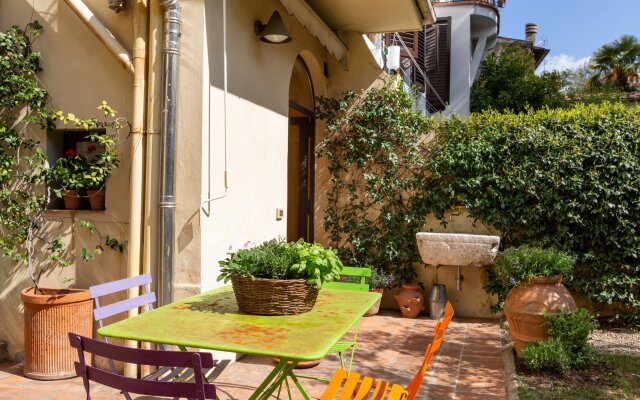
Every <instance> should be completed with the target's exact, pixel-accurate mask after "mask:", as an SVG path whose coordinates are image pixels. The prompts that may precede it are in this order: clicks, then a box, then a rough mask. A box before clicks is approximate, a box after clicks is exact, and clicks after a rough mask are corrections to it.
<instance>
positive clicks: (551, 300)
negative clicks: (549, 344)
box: [504, 275, 576, 357]
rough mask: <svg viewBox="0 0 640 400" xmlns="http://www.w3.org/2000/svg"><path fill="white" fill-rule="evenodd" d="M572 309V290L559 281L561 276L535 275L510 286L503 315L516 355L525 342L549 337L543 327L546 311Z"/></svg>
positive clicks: (574, 305)
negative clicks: (536, 276)
mask: <svg viewBox="0 0 640 400" xmlns="http://www.w3.org/2000/svg"><path fill="white" fill-rule="evenodd" d="M575 308H576V303H575V301H574V300H573V297H572V296H571V293H569V291H568V290H567V288H566V287H564V285H563V284H562V275H556V276H552V277H544V278H537V279H534V280H533V281H532V282H531V283H529V284H526V285H520V286H517V287H514V288H512V289H511V290H510V291H509V293H508V294H507V299H506V300H505V302H504V314H505V316H506V317H507V321H509V335H510V336H511V339H512V340H513V344H514V347H515V349H516V353H517V354H518V357H522V349H523V348H524V346H525V345H527V344H528V343H532V342H541V341H544V340H547V339H548V338H549V332H548V328H547V327H546V326H544V314H545V313H559V312H561V311H562V310H573V309H575Z"/></svg>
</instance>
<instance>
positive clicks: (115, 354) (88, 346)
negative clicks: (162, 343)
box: [69, 332, 216, 400]
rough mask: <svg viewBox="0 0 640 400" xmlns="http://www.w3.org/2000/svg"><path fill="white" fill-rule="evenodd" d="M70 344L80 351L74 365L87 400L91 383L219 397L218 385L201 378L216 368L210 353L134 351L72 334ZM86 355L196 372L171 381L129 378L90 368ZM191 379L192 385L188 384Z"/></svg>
mask: <svg viewBox="0 0 640 400" xmlns="http://www.w3.org/2000/svg"><path fill="white" fill-rule="evenodd" d="M69 342H70V343H71V347H73V348H75V349H77V350H78V359H79V360H80V361H78V362H75V367H76V374H78V376H80V377H82V380H83V382H84V388H85V390H86V392H87V398H86V400H91V395H90V385H89V381H94V382H97V383H100V384H102V385H105V386H109V387H112V388H114V389H118V390H121V391H122V393H128V392H131V393H137V394H142V395H147V396H165V397H174V398H189V399H192V398H193V399H198V400H204V399H215V398H216V387H215V385H213V384H210V383H204V378H203V375H202V371H203V368H205V369H206V368H213V366H214V361H213V357H212V356H211V354H209V353H201V352H184V351H168V350H143V349H135V348H129V347H122V346H116V345H114V344H110V343H106V342H101V341H98V340H94V339H89V338H86V337H84V336H80V335H77V334H75V333H71V332H69ZM85 352H86V353H90V354H94V355H97V356H102V357H108V358H110V359H114V360H118V361H122V362H128V363H135V364H143V365H155V366H166V367H170V368H172V369H174V370H180V371H193V372H192V373H184V375H188V376H182V375H181V376H176V377H174V379H173V380H172V381H171V382H165V381H155V380H145V379H135V378H128V377H125V376H122V375H120V374H117V373H114V372H109V371H105V370H103V369H100V368H97V367H93V366H91V365H88V364H87V362H86V360H85ZM191 378H193V382H187V380H190V379H191Z"/></svg>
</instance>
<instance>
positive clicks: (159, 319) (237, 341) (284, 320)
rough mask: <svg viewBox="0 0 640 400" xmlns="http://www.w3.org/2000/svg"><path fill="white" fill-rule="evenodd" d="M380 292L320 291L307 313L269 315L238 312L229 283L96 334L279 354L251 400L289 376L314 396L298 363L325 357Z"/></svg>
mask: <svg viewBox="0 0 640 400" xmlns="http://www.w3.org/2000/svg"><path fill="white" fill-rule="evenodd" d="M380 296H381V295H380V294H379V293H373V292H354V291H350V290H335V289H322V290H320V293H319V294H318V300H317V301H316V304H315V306H314V307H313V309H312V310H311V311H309V312H306V313H303V314H297V315H284V316H265V315H253V314H246V313H244V312H242V311H240V310H239V309H238V305H237V303H236V299H235V296H234V294H233V290H232V288H231V286H225V287H222V288H218V289H214V290H211V291H208V292H205V293H202V294H199V295H196V296H193V297H189V298H187V299H184V300H180V301H177V302H175V303H171V304H167V305H165V306H162V307H159V308H156V309H154V310H151V311H148V312H145V313H143V314H139V315H137V316H134V317H131V318H128V319H125V320H123V321H119V322H116V323H113V324H111V325H107V326H105V327H102V328H100V329H98V333H99V334H100V335H103V336H107V337H113V338H121V339H131V340H139V341H144V342H153V343H163V344H172V345H176V346H179V347H180V348H185V347H193V348H200V349H211V350H222V351H229V352H234V353H242V354H251V355H258V356H271V357H278V358H280V362H279V363H278V364H277V365H276V366H275V368H274V369H273V371H272V372H271V373H270V374H269V375H268V376H267V377H266V378H265V380H264V381H263V382H262V384H261V385H260V386H259V387H258V388H257V389H256V391H255V392H254V393H253V395H252V396H251V397H250V398H249V400H258V399H260V400H261V399H266V398H268V397H269V396H270V395H271V394H272V393H273V392H274V391H275V390H276V389H278V388H279V387H280V385H281V384H282V383H283V382H285V380H286V379H287V378H291V380H292V381H293V382H294V383H295V385H296V386H297V387H298V390H300V392H301V393H302V395H303V396H304V397H305V398H306V399H310V397H309V395H308V394H307V393H306V391H305V390H304V388H303V387H302V385H301V384H300V382H299V381H298V379H297V378H296V376H295V374H294V373H293V369H294V368H295V366H296V365H297V364H298V362H299V361H310V360H318V359H321V358H323V357H324V356H325V355H327V353H328V352H329V349H331V347H332V346H333V344H334V343H336V342H337V341H338V340H339V339H340V338H341V337H342V336H344V335H345V334H346V333H347V332H348V331H349V329H351V327H352V326H353V325H354V324H356V323H357V322H358V320H359V319H360V318H361V317H362V316H363V315H364V313H365V312H367V310H368V309H369V308H370V307H371V306H372V305H373V304H375V303H376V301H378V300H379V299H380ZM287 389H288V386H287Z"/></svg>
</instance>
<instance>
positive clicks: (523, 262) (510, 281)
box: [494, 246, 573, 289]
mask: <svg viewBox="0 0 640 400" xmlns="http://www.w3.org/2000/svg"><path fill="white" fill-rule="evenodd" d="M494 266H495V274H496V277H497V278H498V279H499V280H500V283H501V284H502V285H504V286H505V288H507V289H508V288H509V287H512V286H518V285H519V284H521V283H528V282H529V281H530V280H531V279H534V278H538V277H549V276H554V275H558V274H562V275H563V276H565V277H569V276H570V275H571V274H572V272H573V260H572V259H571V258H570V257H569V256H568V255H567V254H566V253H563V252H561V251H558V250H555V249H541V248H538V247H530V246H520V247H511V248H509V249H507V250H505V251H502V252H500V253H499V254H498V256H497V257H496V261H495V265H494Z"/></svg>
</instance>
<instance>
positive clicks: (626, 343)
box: [590, 329, 640, 357]
mask: <svg viewBox="0 0 640 400" xmlns="http://www.w3.org/2000/svg"><path fill="white" fill-rule="evenodd" d="M590 343H591V345H592V346H593V347H594V348H595V349H596V350H597V351H598V352H599V353H609V354H626V355H632V356H637V357H640V332H635V333H630V332H629V331H627V330H616V329H612V330H606V331H595V332H593V334H591V340H590Z"/></svg>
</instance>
